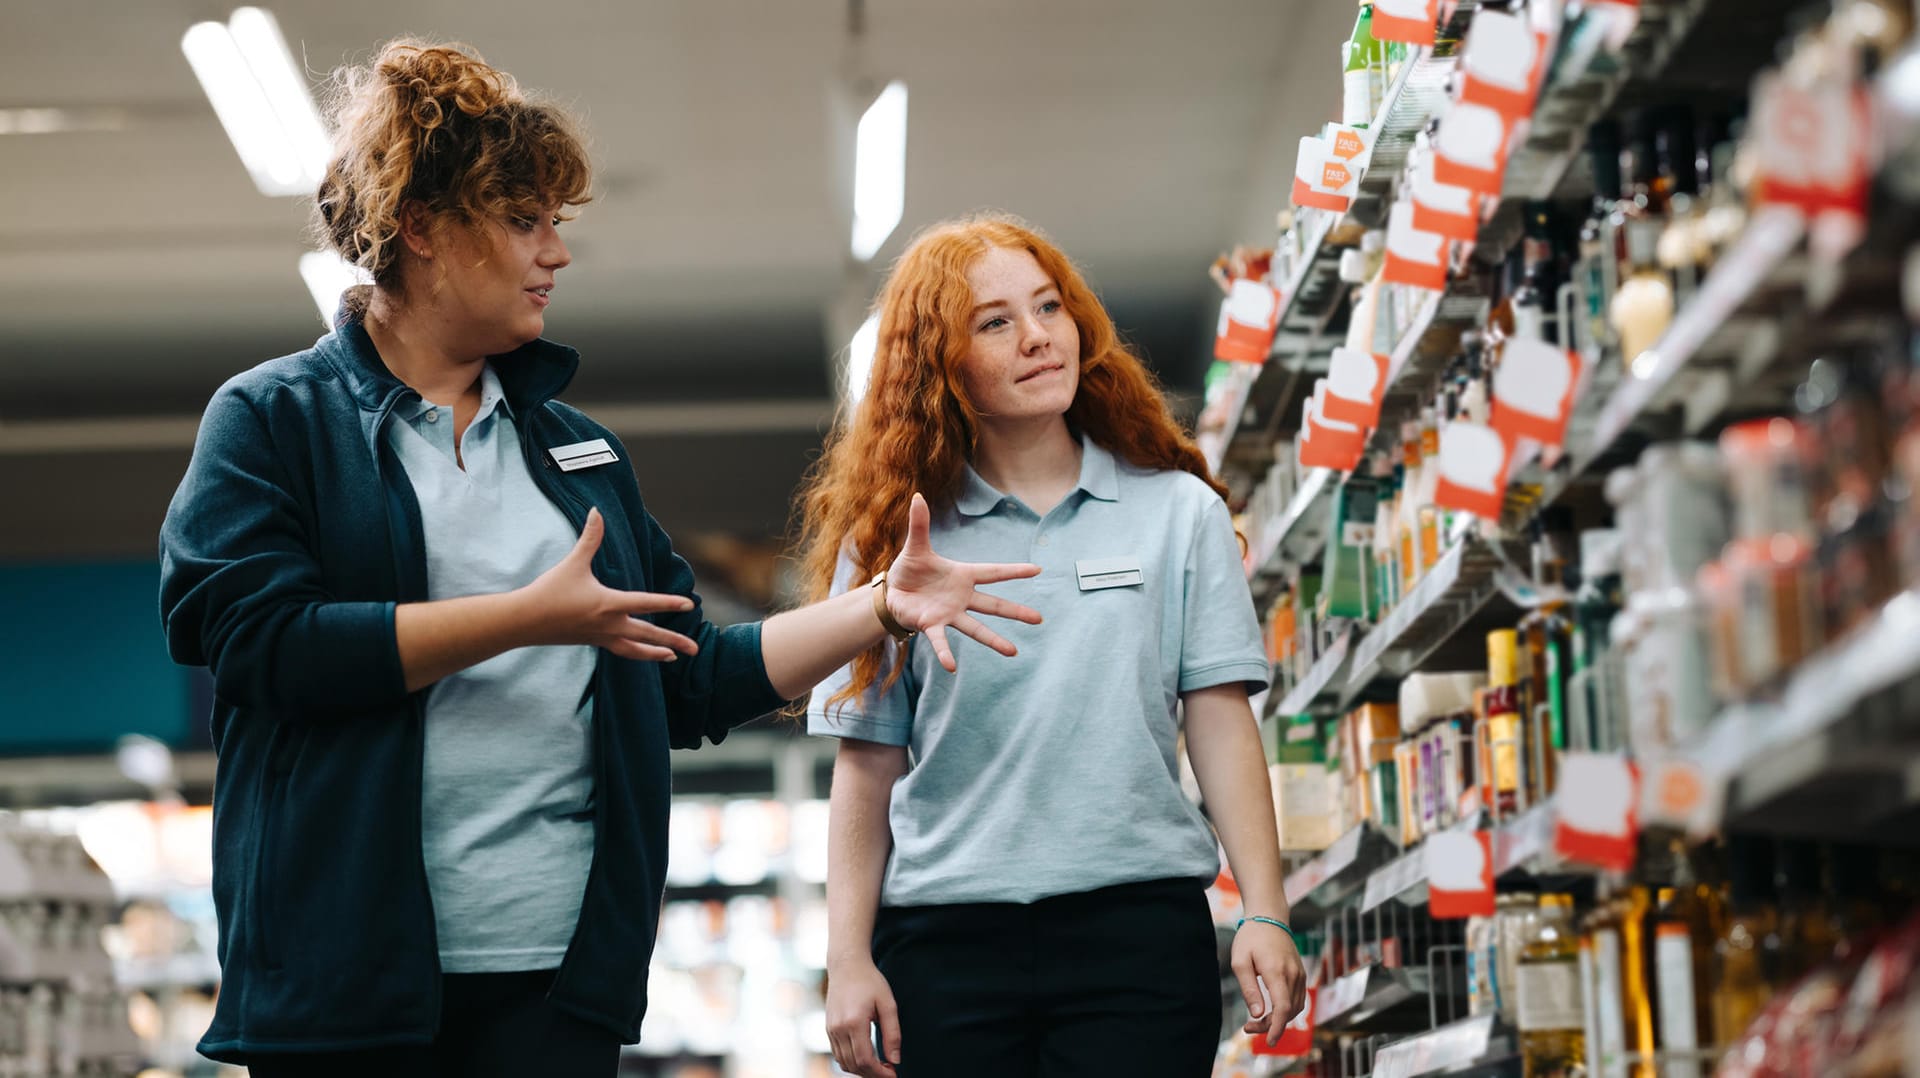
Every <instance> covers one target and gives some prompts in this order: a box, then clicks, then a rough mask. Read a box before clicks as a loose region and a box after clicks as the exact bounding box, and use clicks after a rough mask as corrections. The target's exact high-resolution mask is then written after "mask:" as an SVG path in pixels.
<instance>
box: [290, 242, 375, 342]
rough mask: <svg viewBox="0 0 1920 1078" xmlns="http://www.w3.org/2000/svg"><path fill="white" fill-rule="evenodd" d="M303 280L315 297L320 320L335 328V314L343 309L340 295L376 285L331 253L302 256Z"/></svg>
mask: <svg viewBox="0 0 1920 1078" xmlns="http://www.w3.org/2000/svg"><path fill="white" fill-rule="evenodd" d="M300 279H301V280H303V281H305V282H307V291H308V292H310V293H312V294H313V305H314V306H315V307H318V308H320V318H321V320H322V321H324V322H325V323H326V324H327V328H328V329H332V328H333V312H335V311H337V310H339V309H340V293H342V292H345V291H346V290H347V289H349V288H352V287H353V286H354V285H357V284H372V283H373V281H372V278H370V277H369V276H368V275H367V272H366V271H365V270H363V269H361V268H360V267H358V266H353V265H349V264H348V263H347V260H346V259H344V258H341V257H340V256H339V255H337V254H334V253H333V252H331V251H308V252H307V253H306V254H303V255H301V256H300Z"/></svg>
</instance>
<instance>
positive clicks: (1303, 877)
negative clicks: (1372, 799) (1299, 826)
mask: <svg viewBox="0 0 1920 1078" xmlns="http://www.w3.org/2000/svg"><path fill="white" fill-rule="evenodd" d="M1399 852H1400V851H1399V850H1398V849H1396V848H1395V847H1394V845H1393V843H1391V842H1389V841H1387V838H1386V836H1384V835H1381V834H1380V833H1379V832H1377V831H1374V830H1372V829H1371V828H1369V827H1367V826H1366V825H1365V824H1362V825H1360V826H1359V827H1356V828H1354V829H1353V830H1351V831H1348V832H1347V833H1346V834H1344V835H1341V836H1340V837H1339V838H1338V839H1337V840H1335V842H1334V844H1333V845H1331V846H1329V847H1327V849H1326V852H1324V853H1322V854H1320V855H1319V856H1318V857H1315V858H1314V859H1313V860H1311V861H1309V862H1307V863H1306V864H1305V865H1303V866H1301V867H1300V868H1299V869H1298V870H1296V871H1294V872H1292V873H1290V874H1288V876H1287V879H1286V885H1285V886H1286V893H1287V905H1288V907H1289V908H1290V909H1291V910H1292V911H1293V923H1294V925H1295V926H1296V927H1298V926H1305V925H1312V924H1316V923H1318V922H1319V921H1320V920H1321V919H1322V918H1324V917H1325V916H1326V915H1327V914H1328V913H1329V912H1331V911H1333V910H1337V909H1339V908H1341V907H1342V906H1343V905H1345V904H1346V902H1347V900H1349V899H1351V898H1353V897H1355V896H1356V895H1358V894H1360V892H1361V890H1362V889H1363V888H1364V887H1365V886H1366V883H1367V877H1368V876H1370V875H1372V874H1373V873H1374V871H1375V870H1377V869H1378V868H1380V866H1382V865H1384V864H1386V863H1387V862H1388V861H1390V860H1392V859H1393V857H1394V856H1395V855H1396V854H1398V853H1399Z"/></svg>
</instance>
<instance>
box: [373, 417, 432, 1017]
mask: <svg viewBox="0 0 1920 1078" xmlns="http://www.w3.org/2000/svg"><path fill="white" fill-rule="evenodd" d="M399 400H400V393H397V392H396V393H394V394H392V395H390V396H389V397H388V398H387V403H386V405H385V406H384V407H382V408H381V409H380V414H379V415H377V416H375V417H374V421H373V468H374V473H375V477H376V478H377V479H378V480H379V482H380V491H381V496H382V497H386V496H388V494H389V487H388V482H389V479H388V475H387V462H386V454H385V452H384V450H385V448H386V435H385V431H386V426H387V422H388V420H389V419H390V418H391V417H392V415H393V408H394V405H395V404H397V403H399ZM392 527H393V525H389V528H390V529H391V528H392ZM389 534H391V531H390V532H389ZM408 538H414V537H413V536H409V537H408ZM405 556H406V555H405V552H404V551H402V550H401V549H400V544H399V543H394V544H393V559H394V561H393V573H394V580H395V582H396V583H398V582H399V581H400V580H402V579H405V578H406V577H407V576H408V575H410V574H409V569H408V567H407V566H406V565H403V564H402V563H401V559H402V558H404V557H405ZM407 707H408V709H409V710H410V711H412V712H413V730H412V736H413V739H414V756H415V759H416V760H417V761H418V765H419V770H420V773H419V784H418V786H417V787H416V790H417V791H418V793H417V796H415V797H414V798H413V805H412V809H413V833H414V836H415V840H414V853H415V855H416V857H417V861H418V864H419V868H420V872H419V875H418V877H417V878H418V880H419V883H420V894H421V897H422V898H423V899H425V901H426V907H427V935H428V938H429V939H432V940H433V941H434V942H433V946H432V947H431V948H430V951H431V954H432V956H433V975H432V976H431V977H429V978H428V979H427V1020H428V1032H429V1033H430V1034H432V1035H433V1036H436V1037H437V1036H439V1035H440V1019H441V1015H442V1010H443V1003H444V1001H443V999H442V996H443V994H444V993H443V986H442V984H441V977H442V973H441V969H440V945H439V933H438V932H437V931H436V926H435V923H434V920H435V914H434V909H433V887H432V885H430V884H429V883H428V882H427V828H426V821H425V819H424V818H423V815H422V806H421V804H420V799H421V798H422V797H424V796H426V788H427V752H426V726H427V709H426V702H425V700H424V699H423V698H422V694H421V693H417V692H416V693H409V694H408V696H407Z"/></svg>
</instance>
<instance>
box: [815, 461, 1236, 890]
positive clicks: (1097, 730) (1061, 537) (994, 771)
mask: <svg viewBox="0 0 1920 1078" xmlns="http://www.w3.org/2000/svg"><path fill="white" fill-rule="evenodd" d="M1081 445H1082V447H1083V450H1084V451H1083V453H1082V459H1081V466H1080V482H1079V485H1078V486H1077V487H1075V489H1074V490H1073V491H1072V492H1071V493H1069V494H1068V495H1067V497H1066V498H1065V499H1064V500H1062V501H1061V503H1060V504H1059V505H1058V506H1056V507H1054V509H1053V510H1052V511H1051V512H1049V513H1048V514H1047V515H1046V516H1045V517H1040V516H1036V515H1035V514H1034V513H1033V511H1032V510H1030V509H1028V508H1027V507H1026V506H1025V505H1024V504H1022V503H1021V502H1020V501H1019V500H1018V499H1015V498H1012V497H1009V496H1006V495H1003V494H1001V493H1000V492H999V491H997V490H995V489H994V488H993V487H991V486H989V485H988V484H987V483H986V481H985V480H983V479H981V478H980V476H979V475H978V474H977V473H975V472H974V471H973V469H972V468H968V469H967V472H966V476H965V479H964V482H963V485H962V487H961V490H960V493H959V495H958V497H957V498H956V499H955V503H954V505H953V506H951V507H949V508H947V509H946V510H944V511H942V512H939V513H936V514H935V516H934V519H933V528H932V540H933V546H934V549H936V550H938V551H939V552H940V553H941V554H943V555H945V556H946V557H949V558H953V559H955V560H958V561H972V562H1033V563H1036V564H1038V565H1039V566H1040V567H1041V569H1042V572H1041V574H1040V576H1038V577H1036V578H1034V579H1032V580H1016V581H1010V582H1008V583H1005V584H996V585H991V586H990V587H989V588H988V590H989V591H991V592H993V593H994V594H996V595H1001V596H1004V597H1006V598H1008V599H1011V600H1013V601H1015V602H1019V603H1025V604H1026V605H1028V606H1030V607H1033V608H1034V609H1035V610H1038V611H1039V612H1040V614H1041V616H1042V617H1044V618H1045V619H1046V620H1045V623H1044V624H1042V625H1037V626H1036V625H1023V624H1019V623H1015V622H1007V621H1002V620H999V619H987V620H989V621H992V622H993V628H994V629H996V630H997V631H999V632H1000V633H1001V634H1002V635H1004V636H1005V637H1006V638H1007V639H1008V640H1011V641H1012V642H1013V643H1014V644H1015V645H1016V646H1017V647H1018V648H1019V649H1020V654H1019V655H1018V656H1017V657H1015V658H1011V659H1009V658H1005V657H1003V656H1000V655H998V654H996V653H994V652H992V651H990V650H989V649H988V648H986V647H985V646H984V645H981V644H978V643H975V642H974V641H973V640H972V639H971V638H968V637H966V636H963V635H962V634H960V633H958V632H955V631H952V630H949V631H948V634H947V636H948V639H949V640H950V641H951V642H952V644H953V650H954V658H955V659H956V660H957V662H958V665H959V667H960V672H959V673H958V674H948V673H947V672H946V671H945V670H942V669H941V668H940V665H939V662H938V661H937V660H936V659H935V658H934V655H933V649H932V648H931V647H929V646H928V645H927V643H926V641H925V640H924V639H920V638H916V639H914V640H913V641H911V642H910V643H909V644H908V645H907V646H906V650H907V663H906V670H905V672H904V674H903V675H902V677H901V678H900V680H899V681H898V682H896V683H895V684H894V686H893V687H892V688H891V689H889V690H887V691H886V692H884V693H882V692H878V691H872V690H870V691H869V692H868V693H867V694H866V695H865V697H864V698H862V699H858V700H853V701H847V702H845V703H844V704H839V705H829V704H828V703H827V701H828V699H829V698H831V697H832V696H833V695H834V693H836V692H838V691H839V690H840V689H841V688H842V687H844V686H845V685H846V684H847V682H848V679H849V677H850V673H851V669H850V668H845V669H842V670H840V671H839V672H837V673H836V674H834V675H833V676H832V677H831V678H829V679H828V680H827V681H826V682H824V683H822V684H821V685H820V687H819V688H817V689H815V690H814V693H813V699H812V703H811V705H810V706H809V708H808V717H807V726H808V729H809V730H810V731H811V732H812V733H815V734H821V735H825V736H830V737H843V738H855V739H859V740H863V741H876V742H880V743H882V744H888V745H905V746H908V748H909V749H910V757H911V760H912V766H911V770H909V771H908V773H907V775H906V777H904V778H903V779H901V780H900V781H899V782H898V783H897V784H895V786H894V788H893V797H892V802H891V805H890V809H889V820H890V823H891V826H892V831H893V856H892V859H891V860H890V861H889V862H888V865H887V873H886V882H885V885H884V887H883V890H882V895H881V902H882V904H884V905H888V906H921V905H937V904H945V903H955V902H1032V901H1034V900H1036V899H1040V898H1046V897H1049V896H1052V895H1060V894H1070V893H1074V892H1080V891H1091V890H1094V889H1096V888H1100V887H1108V886H1112V885H1114V884H1120V883H1133V882H1138V881H1142V880H1153V879H1166V878H1175V877H1203V878H1206V879H1211V878H1212V877H1213V876H1214V875H1215V874H1216V873H1218V872H1219V870H1220V860H1219V853H1218V846H1217V844H1216V841H1215V839H1214V836H1213V833H1212V831H1210V830H1209V829H1208V827H1207V824H1206V821H1205V819H1204V818H1203V817H1202V816H1201V815H1200V812H1199V810H1198V808H1196V807H1195V806H1194V805H1193V803H1192V802H1191V801H1189V800H1188V799H1187V797H1186V796H1185V795H1184V794H1183V793H1182V792H1181V789H1180V776H1179V765H1178V762H1177V759H1176V756H1175V752H1174V744H1175V740H1176V736H1177V734H1178V732H1179V720H1178V713H1177V710H1176V708H1177V705H1178V703H1179V699H1180V694H1181V693H1184V692H1190V691H1192V690H1195V689H1202V688H1207V687H1209V686H1214V685H1224V684H1230V683H1245V684H1246V685H1247V687H1248V688H1249V690H1258V689H1261V688H1265V687H1266V684H1267V679H1268V676H1269V671H1268V666H1267V660H1266V655H1265V650H1264V648H1263V647H1262V646H1261V639H1260V627H1259V623H1258V620H1257V619H1256V618H1255V616H1254V611H1253V599H1252V596H1251V595H1250V594H1249V593H1248V591H1247V582H1246V576H1245V574H1244V572H1243V570H1242V569H1241V566H1240V546H1239V542H1238V540H1237V539H1236V538H1235V536H1234V532H1233V522H1232V519H1231V518H1230V517H1229V515H1228V513H1227V507H1226V506H1225V504H1223V503H1222V502H1221V500H1220V497H1219V495H1217V494H1215V493H1214V492H1213V490H1212V489H1211V488H1209V487H1208V486H1207V485H1206V484H1205V483H1204V482H1202V481H1201V480H1199V479H1198V478H1196V477H1195V476H1193V475H1191V474H1189V473H1187V472H1183V471H1148V470H1145V469H1141V468H1135V467H1133V466H1131V465H1128V464H1125V463H1121V462H1118V461H1116V460H1115V459H1114V457H1113V455H1112V454H1110V453H1108V452H1107V451H1106V450H1105V449H1102V448H1101V447H1100V446H1098V445H1095V444H1094V443H1093V442H1092V441H1091V440H1090V439H1086V438H1083V439H1082V440H1081ZM851 571H852V570H851V565H850V563H849V562H848V561H846V560H845V559H843V560H842V563H841V567H840V573H839V579H838V580H837V581H836V582H835V584H834V589H835V590H836V591H839V590H844V589H845V588H846V587H847V586H848V584H849V581H848V577H849V576H850V575H851ZM1083 577H1084V585H1085V586H1083ZM1102 585H1107V586H1102ZM890 646H891V645H890Z"/></svg>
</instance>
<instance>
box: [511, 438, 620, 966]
mask: <svg viewBox="0 0 1920 1078" xmlns="http://www.w3.org/2000/svg"><path fill="white" fill-rule="evenodd" d="M546 407H547V402H546V401H544V400H542V401H539V402H537V403H534V404H532V405H530V406H529V407H528V409H527V423H526V429H525V430H523V431H522V432H521V439H520V442H521V445H520V451H521V454H522V455H523V456H525V457H526V459H527V472H528V474H529V475H531V476H532V477H533V484H534V486H536V487H538V488H539V489H540V492H541V493H542V494H544V495H546V497H547V500H548V501H550V502H552V503H553V504H554V506H555V507H556V508H558V509H559V510H560V513H561V515H563V516H565V517H566V518H567V520H568V522H569V523H570V524H572V526H573V528H574V529H575V530H576V531H578V530H579V529H580V528H583V527H585V526H586V523H587V513H588V506H587V503H586V501H585V500H584V499H582V498H579V497H577V496H576V495H574V493H573V492H572V491H571V490H569V489H567V487H566V486H565V485H563V484H562V483H560V482H559V480H558V477H557V476H556V475H555V473H554V466H553V460H552V458H551V457H549V456H548V455H547V454H545V453H542V452H541V451H540V450H539V449H538V448H536V443H537V442H538V440H539V439H538V437H537V435H536V429H535V428H536V427H537V426H538V424H539V419H540V417H541V416H542V415H544V414H546ZM536 458H537V460H536ZM602 516H603V517H604V516H605V514H602ZM603 523H604V522H603ZM605 551H606V540H605V539H604V538H603V539H602V540H601V547H600V551H598V552H596V553H595V555H594V560H595V561H602V560H604V558H605V556H606V555H605ZM605 665H606V656H605V655H603V654H601V653H600V652H599V649H597V648H596V649H595V654H594V661H593V692H594V710H596V711H597V710H599V703H600V701H601V700H603V699H605V693H606V678H605V674H606V670H605ZM606 725H607V724H606V723H605V722H602V721H600V719H599V717H598V716H594V720H593V783H594V799H593V802H594V804H593V858H592V860H591V861H590V862H588V868H587V886H588V888H591V887H592V885H593V878H594V875H595V866H596V865H597V864H598V863H599V860H600V852H601V851H600V847H601V837H602V833H603V831H604V827H603V826H602V819H601V817H602V816H603V814H604V813H605V812H606V797H605V796H604V791H605V788H606V781H605V776H604V774H603V771H604V770H605V768H606V766H607V755H608V752H609V747H608V745H607V743H606V742H607V734H606V731H605V727H606ZM581 908H582V910H583V912H584V910H585V899H584V895H583V898H582V903H581ZM574 931H575V934H576V936H577V934H578V932H579V925H578V923H577V922H576V923H575V926H574ZM572 955H573V945H572V942H571V940H570V941H569V943H568V946H567V953H566V954H565V955H563V956H562V957H561V959H560V968H559V970H557V971H556V972H555V974H554V986H553V988H551V989H549V990H548V991H549V994H552V993H553V992H556V991H558V990H559V989H560V987H561V986H562V985H564V984H566V983H567V980H568V977H567V975H568V973H569V972H570V967H571V966H572V961H571V959H572Z"/></svg>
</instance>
